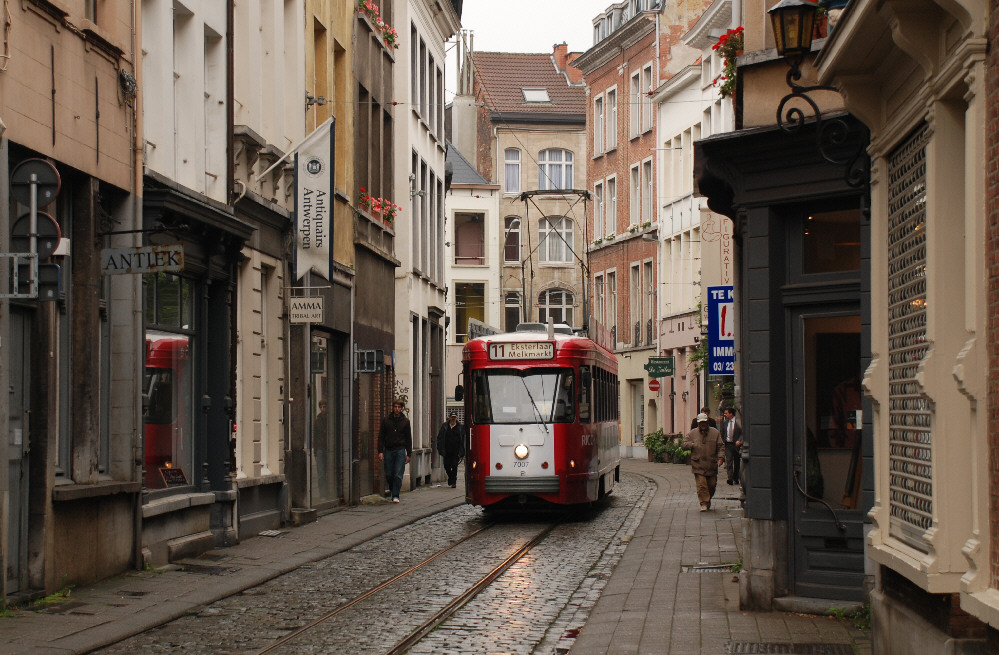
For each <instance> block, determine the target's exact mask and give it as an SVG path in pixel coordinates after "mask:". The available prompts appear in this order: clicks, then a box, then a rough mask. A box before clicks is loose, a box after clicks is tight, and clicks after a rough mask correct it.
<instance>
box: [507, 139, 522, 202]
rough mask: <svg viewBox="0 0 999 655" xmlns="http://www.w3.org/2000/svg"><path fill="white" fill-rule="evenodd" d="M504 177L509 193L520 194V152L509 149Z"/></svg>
mask: <svg viewBox="0 0 999 655" xmlns="http://www.w3.org/2000/svg"><path fill="white" fill-rule="evenodd" d="M504 159H505V164H506V165H505V167H504V169H503V176H504V177H505V178H506V187H505V190H506V192H507V193H520V151H519V150H517V149H516V148H507V150H506V155H505V157H504Z"/></svg>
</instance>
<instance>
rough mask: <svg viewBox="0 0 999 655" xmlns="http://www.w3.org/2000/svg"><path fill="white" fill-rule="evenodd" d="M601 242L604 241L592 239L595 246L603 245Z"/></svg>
mask: <svg viewBox="0 0 999 655" xmlns="http://www.w3.org/2000/svg"><path fill="white" fill-rule="evenodd" d="M603 242H604V240H603V239H594V240H593V245H595V246H599V245H600V244H601V243H603Z"/></svg>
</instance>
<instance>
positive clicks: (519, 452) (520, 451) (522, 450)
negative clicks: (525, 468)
mask: <svg viewBox="0 0 999 655" xmlns="http://www.w3.org/2000/svg"><path fill="white" fill-rule="evenodd" d="M529 452H530V451H529V450H528V448H527V444H518V445H517V447H516V448H514V449H513V454H514V455H516V456H517V459H524V458H526V457H527V454H528V453H529Z"/></svg>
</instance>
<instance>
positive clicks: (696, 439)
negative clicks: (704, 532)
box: [682, 412, 725, 512]
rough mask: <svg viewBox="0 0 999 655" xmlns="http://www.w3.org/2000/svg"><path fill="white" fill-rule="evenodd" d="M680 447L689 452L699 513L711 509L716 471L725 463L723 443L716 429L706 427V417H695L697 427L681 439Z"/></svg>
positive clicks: (704, 415)
mask: <svg viewBox="0 0 999 655" xmlns="http://www.w3.org/2000/svg"><path fill="white" fill-rule="evenodd" d="M682 447H683V448H684V449H685V450H689V451H690V469H691V470H692V471H693V472H694V484H695V485H697V500H698V502H700V503H701V511H702V512H706V511H708V510H709V509H711V498H712V497H713V496H714V495H715V486H716V484H717V483H718V469H719V467H721V465H722V464H723V463H724V462H725V442H724V441H722V438H721V433H720V432H718V429H717V428H713V427H711V426H710V425H708V415H707V414H705V413H703V412H702V413H700V414H698V415H697V427H696V428H694V429H693V430H691V431H690V432H688V433H687V436H685V437H684V438H683V444H682Z"/></svg>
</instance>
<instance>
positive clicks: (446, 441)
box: [437, 412, 465, 488]
mask: <svg viewBox="0 0 999 655" xmlns="http://www.w3.org/2000/svg"><path fill="white" fill-rule="evenodd" d="M437 452H439V453H440V454H441V457H443V458H444V472H445V473H447V483H448V486H450V487H452V488H454V487H456V486H457V485H458V462H460V461H461V458H462V457H464V456H465V426H463V425H462V424H461V423H459V422H458V414H457V413H455V412H448V415H447V420H446V421H444V425H442V426H441V429H440V430H438V432H437Z"/></svg>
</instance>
